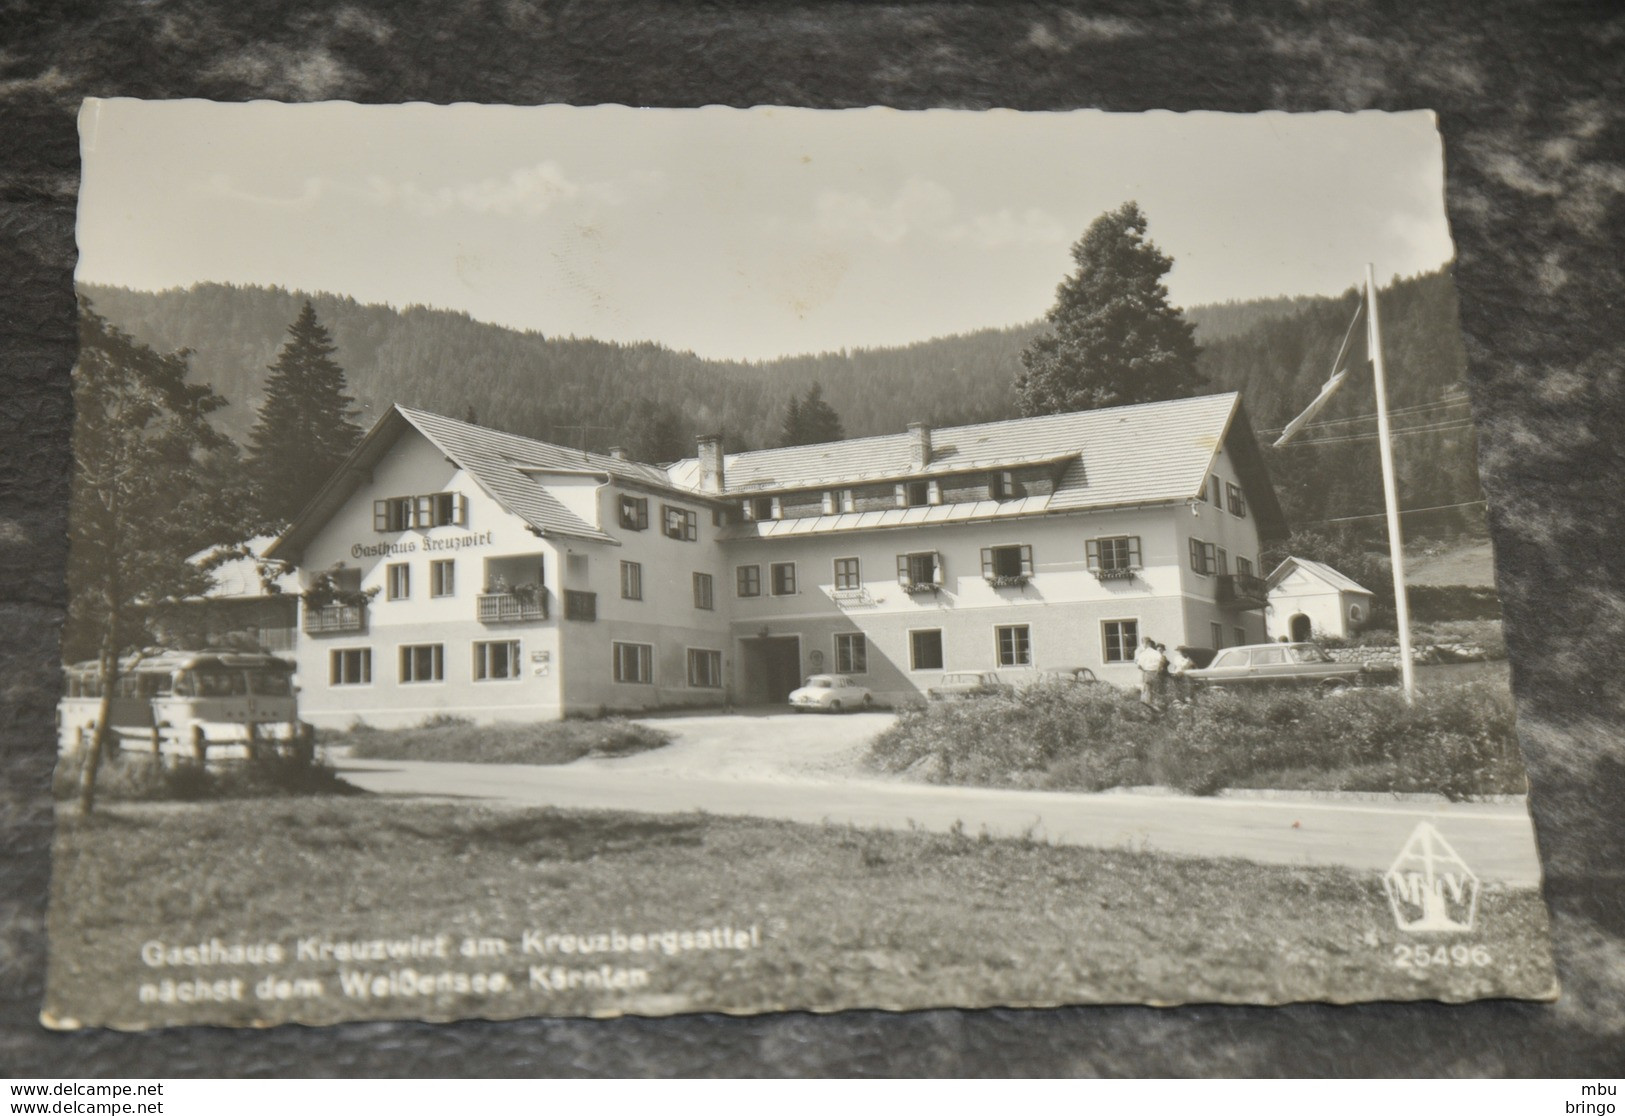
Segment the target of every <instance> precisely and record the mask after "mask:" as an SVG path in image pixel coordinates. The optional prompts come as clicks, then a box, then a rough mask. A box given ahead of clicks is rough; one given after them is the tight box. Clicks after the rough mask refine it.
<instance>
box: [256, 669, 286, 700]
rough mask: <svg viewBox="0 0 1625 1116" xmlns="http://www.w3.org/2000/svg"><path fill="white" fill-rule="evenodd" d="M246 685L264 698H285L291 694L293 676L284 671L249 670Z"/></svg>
mask: <svg viewBox="0 0 1625 1116" xmlns="http://www.w3.org/2000/svg"><path fill="white" fill-rule="evenodd" d="M248 684H249V685H250V686H251V687H253V690H254V692H255V693H256V694H260V695H262V696H265V697H287V696H288V695H289V694H291V693H293V675H291V674H289V673H288V672H287V671H285V670H251V671H249V672H248Z"/></svg>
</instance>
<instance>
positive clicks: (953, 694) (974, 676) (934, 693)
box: [925, 670, 1016, 701]
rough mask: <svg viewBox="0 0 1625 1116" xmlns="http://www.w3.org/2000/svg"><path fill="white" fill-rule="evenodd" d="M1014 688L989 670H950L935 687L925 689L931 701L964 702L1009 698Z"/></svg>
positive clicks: (1014, 690)
mask: <svg viewBox="0 0 1625 1116" xmlns="http://www.w3.org/2000/svg"><path fill="white" fill-rule="evenodd" d="M1015 692H1016V688H1015V687H1014V686H1012V685H1010V684H1009V683H1008V682H1005V681H1004V680H1002V679H1001V678H1000V677H999V676H998V675H997V674H994V673H993V672H992V671H991V670H952V671H949V672H948V673H947V674H944V675H943V676H942V680H941V681H940V682H938V683H937V684H936V685H935V686H930V687H927V688H926V691H925V696H926V697H927V698H929V699H930V700H932V701H964V700H968V699H970V698H983V697H1009V696H1010V695H1011V694H1013V693H1015Z"/></svg>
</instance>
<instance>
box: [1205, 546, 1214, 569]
mask: <svg viewBox="0 0 1625 1116" xmlns="http://www.w3.org/2000/svg"><path fill="white" fill-rule="evenodd" d="M1213 552H1214V545H1213V544H1212V543H1203V544H1202V572H1203V573H1205V574H1210V573H1212V572H1213V563H1214V556H1213Z"/></svg>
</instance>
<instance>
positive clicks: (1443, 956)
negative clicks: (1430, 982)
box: [1394, 944, 1491, 969]
mask: <svg viewBox="0 0 1625 1116" xmlns="http://www.w3.org/2000/svg"><path fill="white" fill-rule="evenodd" d="M1490 961H1491V958H1490V951H1489V950H1488V949H1486V948H1484V947H1483V946H1481V945H1476V946H1467V945H1453V946H1450V947H1448V948H1447V947H1445V946H1442V945H1441V946H1427V945H1410V944H1401V945H1396V946H1395V947H1394V965H1395V967H1397V968H1401V969H1448V968H1457V969H1465V968H1467V967H1468V966H1477V967H1478V968H1483V967H1484V966H1486V965H1488V964H1490Z"/></svg>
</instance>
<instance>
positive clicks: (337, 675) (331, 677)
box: [327, 647, 372, 686]
mask: <svg viewBox="0 0 1625 1116" xmlns="http://www.w3.org/2000/svg"><path fill="white" fill-rule="evenodd" d="M327 662H328V676H327V677H328V681H329V682H330V683H331V684H332V685H334V686H365V685H368V684H369V683H370V682H372V648H370V647H346V648H343V649H340V650H335V651H333V652H331V653H330V654H329V656H328V660H327Z"/></svg>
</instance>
